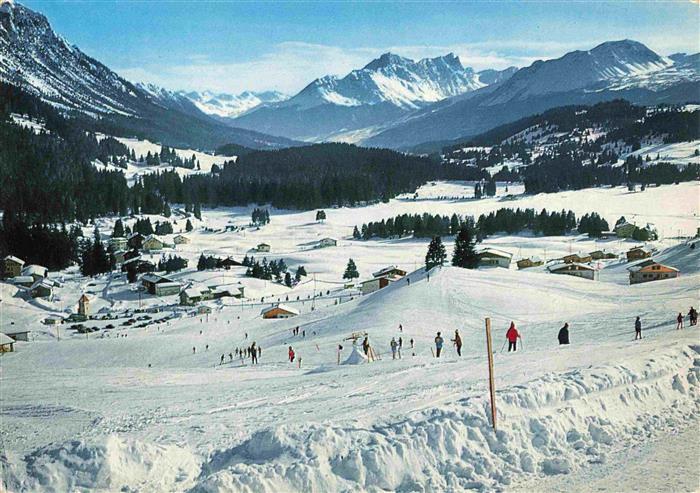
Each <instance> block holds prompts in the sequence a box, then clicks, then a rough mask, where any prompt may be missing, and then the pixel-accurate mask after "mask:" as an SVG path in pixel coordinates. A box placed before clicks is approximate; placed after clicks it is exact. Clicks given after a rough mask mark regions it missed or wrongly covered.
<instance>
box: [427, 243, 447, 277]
mask: <svg viewBox="0 0 700 493" xmlns="http://www.w3.org/2000/svg"><path fill="white" fill-rule="evenodd" d="M446 258H447V253H446V252H445V245H443V244H442V238H440V237H439V236H436V237H434V238H433V239H432V240H431V241H430V245H428V253H427V254H426V255H425V270H430V269H432V268H433V267H436V266H438V265H442V264H444V263H445V259H446Z"/></svg>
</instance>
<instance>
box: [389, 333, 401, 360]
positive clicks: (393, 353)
mask: <svg viewBox="0 0 700 493" xmlns="http://www.w3.org/2000/svg"><path fill="white" fill-rule="evenodd" d="M389 345H390V346H391V359H396V348H397V347H399V343H398V342H396V339H394V338H393V337H392V338H391V343H389Z"/></svg>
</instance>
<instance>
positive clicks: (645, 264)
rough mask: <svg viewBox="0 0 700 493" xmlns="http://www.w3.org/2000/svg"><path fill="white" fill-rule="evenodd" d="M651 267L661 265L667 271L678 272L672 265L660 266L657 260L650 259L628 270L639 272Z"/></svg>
mask: <svg viewBox="0 0 700 493" xmlns="http://www.w3.org/2000/svg"><path fill="white" fill-rule="evenodd" d="M650 265H660V266H662V267H664V268H666V269H671V270H672V271H675V272H678V269H676V268H675V267H671V266H670V265H664V264H660V263H659V262H657V261H656V260H652V259H650V258H648V259H646V260H642V261H641V262H637V263H636V264H634V265H631V266H629V267H627V270H628V271H630V272H639V271H640V270H642V269H643V268H644V267H649V266H650Z"/></svg>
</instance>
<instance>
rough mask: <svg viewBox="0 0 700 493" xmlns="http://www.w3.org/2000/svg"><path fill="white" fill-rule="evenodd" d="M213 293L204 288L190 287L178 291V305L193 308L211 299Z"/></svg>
mask: <svg viewBox="0 0 700 493" xmlns="http://www.w3.org/2000/svg"><path fill="white" fill-rule="evenodd" d="M213 297H214V296H213V293H212V291H211V289H209V288H208V287H206V286H190V287H188V288H185V289H183V290H182V291H180V304H181V305H185V306H193V305H196V304H197V303H200V302H202V301H206V300H210V299H212V298H213Z"/></svg>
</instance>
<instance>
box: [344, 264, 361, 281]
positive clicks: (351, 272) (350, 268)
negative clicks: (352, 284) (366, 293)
mask: <svg viewBox="0 0 700 493" xmlns="http://www.w3.org/2000/svg"><path fill="white" fill-rule="evenodd" d="M358 277H360V273H359V272H357V265H355V261H354V260H353V259H349V260H348V265H347V267H345V273H344V274H343V279H350V280H352V279H357V278H358Z"/></svg>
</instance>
